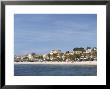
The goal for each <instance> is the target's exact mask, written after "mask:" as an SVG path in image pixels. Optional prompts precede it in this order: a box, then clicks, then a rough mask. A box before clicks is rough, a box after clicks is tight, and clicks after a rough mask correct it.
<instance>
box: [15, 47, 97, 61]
mask: <svg viewBox="0 0 110 89" xmlns="http://www.w3.org/2000/svg"><path fill="white" fill-rule="evenodd" d="M46 61H48V62H49V61H50V62H75V61H79V62H80V61H97V48H96V47H93V48H91V47H87V48H83V47H80V48H74V49H73V50H72V51H66V52H62V51H61V50H59V49H56V50H51V51H50V52H49V53H47V54H37V53H30V54H26V55H22V56H21V55H20V56H17V55H15V56H14V62H46Z"/></svg>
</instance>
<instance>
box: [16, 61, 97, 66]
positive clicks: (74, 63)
mask: <svg viewBox="0 0 110 89" xmlns="http://www.w3.org/2000/svg"><path fill="white" fill-rule="evenodd" d="M14 64H52V65H54V64H56V65H57V64H58V65H62V64H66V65H67V64H68V65H97V61H82V62H14Z"/></svg>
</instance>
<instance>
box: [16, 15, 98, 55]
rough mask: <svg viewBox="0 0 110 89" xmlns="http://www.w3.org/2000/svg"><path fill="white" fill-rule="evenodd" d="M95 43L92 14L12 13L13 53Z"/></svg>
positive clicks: (36, 51)
mask: <svg viewBox="0 0 110 89" xmlns="http://www.w3.org/2000/svg"><path fill="white" fill-rule="evenodd" d="M87 46H89V47H96V46H97V15H96V14H15V15H14V52H15V55H21V54H28V53H32V52H34V53H38V54H45V53H49V52H50V51H51V50H53V49H60V50H61V51H62V52H65V51H72V49H73V48H75V47H84V48H85V47H87Z"/></svg>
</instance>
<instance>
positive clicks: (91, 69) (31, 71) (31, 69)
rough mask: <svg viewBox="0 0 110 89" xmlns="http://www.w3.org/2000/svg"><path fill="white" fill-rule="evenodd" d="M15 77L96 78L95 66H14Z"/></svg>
mask: <svg viewBox="0 0 110 89" xmlns="http://www.w3.org/2000/svg"><path fill="white" fill-rule="evenodd" d="M14 75H15V76H96V75H97V66H95V65H89V66H88V65H51V64H50V65H48V64H14Z"/></svg>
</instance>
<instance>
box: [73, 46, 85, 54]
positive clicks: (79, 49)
mask: <svg viewBox="0 0 110 89" xmlns="http://www.w3.org/2000/svg"><path fill="white" fill-rule="evenodd" d="M73 51H74V54H82V53H84V52H85V49H84V48H82V47H81V48H74V49H73Z"/></svg>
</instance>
